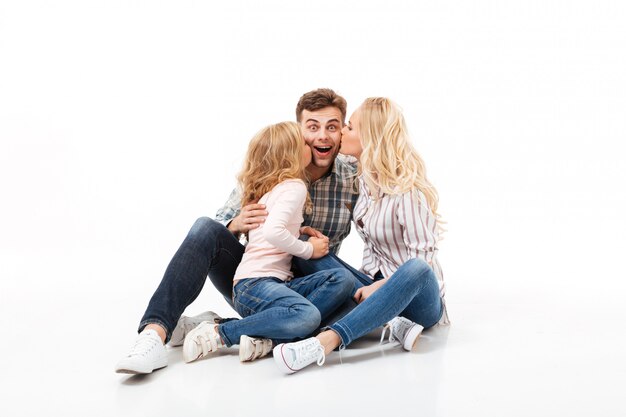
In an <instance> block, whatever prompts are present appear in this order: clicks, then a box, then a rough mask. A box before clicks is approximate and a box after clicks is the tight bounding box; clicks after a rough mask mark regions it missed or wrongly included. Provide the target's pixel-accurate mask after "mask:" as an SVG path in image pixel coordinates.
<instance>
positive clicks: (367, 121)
mask: <svg viewBox="0 0 626 417" xmlns="http://www.w3.org/2000/svg"><path fill="white" fill-rule="evenodd" d="M359 131H360V132H359V133H360V136H361V142H362V144H363V152H362V153H361V167H362V171H363V175H364V179H365V182H366V184H367V186H368V187H369V188H370V189H371V190H380V191H382V192H384V193H385V194H391V195H394V194H402V193H405V192H407V191H410V190H411V189H413V188H417V189H418V190H420V191H421V192H422V193H424V196H425V197H426V201H427V202H428V205H429V206H430V209H431V211H432V212H433V214H434V215H435V216H436V217H437V218H439V214H438V213H437V207H438V205H439V196H438V194H437V190H436V189H435V187H434V186H433V185H432V184H431V183H430V181H428V179H427V178H426V166H425V165H424V161H423V160H422V158H421V157H420V155H419V154H418V153H417V151H416V150H415V148H414V147H413V145H411V140H410V138H409V134H408V129H407V127H406V122H405V121H404V116H403V115H402V111H401V110H400V108H399V107H398V106H397V105H396V104H395V103H394V102H392V101H391V100H389V99H388V98H384V97H372V98H368V99H366V100H365V101H364V102H363V104H362V105H361V107H360V114H359Z"/></svg>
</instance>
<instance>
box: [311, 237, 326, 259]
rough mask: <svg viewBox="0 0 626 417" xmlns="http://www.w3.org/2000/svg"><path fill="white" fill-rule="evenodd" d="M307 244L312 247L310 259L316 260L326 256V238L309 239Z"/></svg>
mask: <svg viewBox="0 0 626 417" xmlns="http://www.w3.org/2000/svg"><path fill="white" fill-rule="evenodd" d="M322 236H323V235H322ZM309 243H310V244H312V245H313V255H311V259H318V258H321V257H322V256H325V255H328V238H327V237H326V236H323V237H321V238H320V237H311V238H310V239H309Z"/></svg>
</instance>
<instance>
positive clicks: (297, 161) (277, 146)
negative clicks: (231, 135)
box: [237, 122, 311, 212]
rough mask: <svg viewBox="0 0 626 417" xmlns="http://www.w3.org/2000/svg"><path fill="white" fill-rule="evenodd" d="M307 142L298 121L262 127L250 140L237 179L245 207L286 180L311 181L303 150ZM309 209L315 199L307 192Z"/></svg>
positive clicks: (307, 209) (307, 206)
mask: <svg viewBox="0 0 626 417" xmlns="http://www.w3.org/2000/svg"><path fill="white" fill-rule="evenodd" d="M305 146H307V145H306V144H305V142H304V138H303V136H302V132H301V130H300V126H298V124H297V123H295V122H282V123H277V124H274V125H270V126H267V127H265V128H263V129H261V130H260V131H259V132H258V133H257V134H256V135H254V137H253V138H252V140H251V141H250V144H249V145H248V152H247V153H246V159H245V161H244V164H243V168H242V170H241V172H240V173H239V175H238V176H237V180H238V181H239V185H240V187H241V189H242V191H243V192H242V198H241V205H242V207H243V206H245V205H247V204H251V203H256V202H258V201H259V199H260V198H261V197H262V196H263V195H264V194H267V193H268V192H269V191H270V190H271V189H272V188H274V187H275V186H276V185H278V184H279V183H281V182H283V181H285V180H291V179H300V180H303V181H304V182H305V183H306V182H307V177H306V171H305V168H306V167H305V166H303V165H302V152H303V150H304V147H305ZM305 209H306V211H307V212H309V211H310V209H311V200H310V197H309V196H308V195H307V200H306V204H305Z"/></svg>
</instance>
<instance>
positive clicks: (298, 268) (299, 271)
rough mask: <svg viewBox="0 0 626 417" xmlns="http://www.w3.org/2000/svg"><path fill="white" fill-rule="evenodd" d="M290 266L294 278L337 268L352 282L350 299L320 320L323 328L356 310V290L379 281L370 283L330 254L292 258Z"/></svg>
mask: <svg viewBox="0 0 626 417" xmlns="http://www.w3.org/2000/svg"><path fill="white" fill-rule="evenodd" d="M301 239H302V240H307V238H306V237H304V236H302V237H301ZM292 265H293V271H294V274H296V276H298V275H303V274H313V273H315V272H318V271H324V270H328V269H337V268H342V269H345V270H346V271H348V272H349V273H350V276H351V277H352V282H353V288H352V291H351V293H350V297H349V298H348V299H347V300H346V301H345V302H344V303H343V304H342V305H341V306H340V307H339V308H338V309H337V310H335V312H334V313H332V314H331V315H330V316H329V317H328V318H326V319H323V320H322V326H323V327H325V326H328V325H329V324H331V323H334V322H336V321H337V320H339V319H341V318H342V317H344V316H345V315H346V314H348V313H349V312H350V311H352V310H353V309H354V308H356V306H357V305H358V304H357V303H356V301H354V299H353V298H352V296H354V294H355V293H356V290H357V289H359V288H361V287H363V286H366V285H370V284H371V283H372V282H374V281H376V280H377V279H380V278H374V281H372V279H371V278H370V277H368V276H367V275H365V274H364V273H362V272H360V271H358V270H356V269H355V268H353V267H351V266H350V265H348V264H347V263H346V262H344V261H343V260H341V259H340V258H339V257H338V256H337V255H335V254H334V253H332V252H331V253H329V254H328V255H326V256H324V257H323V258H319V259H301V258H296V257H294V258H293V261H292Z"/></svg>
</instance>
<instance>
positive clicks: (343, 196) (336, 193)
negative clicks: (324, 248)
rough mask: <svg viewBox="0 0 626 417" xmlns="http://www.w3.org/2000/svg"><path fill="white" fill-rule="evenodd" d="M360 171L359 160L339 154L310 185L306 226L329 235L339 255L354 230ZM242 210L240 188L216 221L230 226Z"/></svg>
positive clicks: (331, 246) (333, 248)
mask: <svg viewBox="0 0 626 417" xmlns="http://www.w3.org/2000/svg"><path fill="white" fill-rule="evenodd" d="M356 170H357V165H356V159H354V158H352V157H346V156H343V155H339V156H337V158H335V162H334V164H333V167H332V169H331V170H330V171H329V172H328V174H326V175H324V176H323V177H322V178H320V179H319V180H317V181H315V182H314V183H312V184H309V194H310V195H311V201H312V202H313V213H312V214H304V222H303V223H302V225H303V226H311V227H312V228H314V229H316V230H319V231H320V232H322V233H323V234H324V235H326V236H328V238H329V239H330V250H331V251H332V252H333V253H335V254H336V253H337V252H339V248H340V247H341V242H342V241H343V240H344V239H345V238H346V237H347V236H348V234H349V233H350V219H351V218H352V210H353V209H354V206H355V205H356V200H357V198H358V197H359V192H358V188H357V185H356V180H357V176H356ZM240 210H241V190H239V189H238V188H236V189H234V190H233V191H232V192H231V193H230V196H229V197H228V201H226V204H224V206H223V207H222V208H221V209H219V210H218V211H217V215H216V216H215V220H217V221H218V222H220V223H222V224H223V225H224V226H228V223H230V221H231V220H232V219H233V218H235V217H237V216H238V215H239V211H240Z"/></svg>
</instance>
